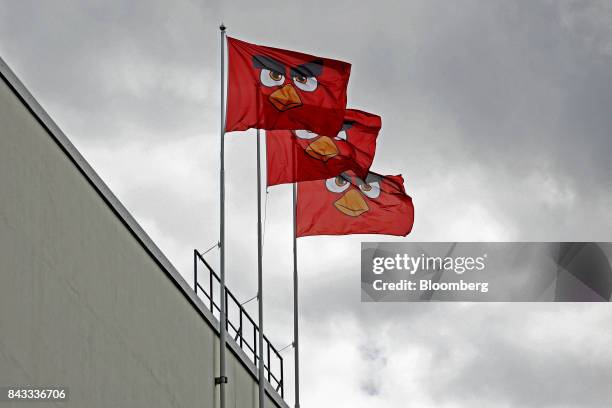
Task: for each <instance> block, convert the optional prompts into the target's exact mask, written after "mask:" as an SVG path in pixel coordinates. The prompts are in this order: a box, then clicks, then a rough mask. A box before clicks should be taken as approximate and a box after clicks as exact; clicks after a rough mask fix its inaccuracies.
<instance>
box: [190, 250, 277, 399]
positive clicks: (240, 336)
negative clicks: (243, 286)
mask: <svg viewBox="0 0 612 408" xmlns="http://www.w3.org/2000/svg"><path fill="white" fill-rule="evenodd" d="M200 265H204V267H205V268H204V269H205V272H207V275H208V276H204V278H205V282H206V283H205V284H204V285H205V286H207V287H204V286H202V285H201V284H200V280H199V279H198V278H199V275H200V274H199V272H200V269H203V268H201V267H200ZM193 287H194V291H195V293H196V295H197V296H198V297H200V295H199V294H198V293H199V292H201V293H202V294H203V295H204V299H202V297H200V298H201V299H202V300H204V304H205V305H206V307H208V309H209V310H210V311H211V312H212V314H213V315H214V316H215V317H216V318H217V319H218V320H219V321H221V319H220V316H219V314H220V305H219V304H218V303H217V302H219V301H220V300H221V293H220V292H221V289H220V278H219V275H217V273H216V272H215V271H214V270H213V268H212V267H211V266H210V265H209V264H208V262H206V260H205V259H204V256H203V255H202V254H200V252H198V250H197V249H195V250H194V251H193ZM225 304H226V305H227V320H226V321H227V333H228V336H232V338H233V339H234V341H235V342H236V344H238V345H239V346H240V348H241V349H242V350H243V351H244V352H245V354H246V355H247V356H248V357H249V358H250V360H251V361H252V362H253V364H255V366H256V367H258V362H259V356H258V355H257V351H256V350H257V349H258V347H257V339H258V336H259V327H257V324H255V321H254V320H253V319H252V318H251V316H249V314H248V313H247V312H246V310H245V309H244V307H243V305H242V304H241V303H240V302H239V301H238V299H236V297H235V296H234V295H233V294H232V292H230V291H229V289H227V287H226V288H225ZM247 334H248V335H247ZM263 338H264V350H265V351H266V352H265V353H264V373H265V376H266V378H267V380H268V382H269V383H270V385H271V386H272V388H274V389H275V390H276V392H278V393H280V396H281V397H282V398H283V397H284V382H283V358H282V357H281V355H280V353H279V352H278V350H277V349H276V348H275V347H274V346H273V345H272V344H271V343H270V341H269V340H268V338H267V337H266V335H265V334H264V336H263Z"/></svg>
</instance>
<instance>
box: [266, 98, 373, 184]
mask: <svg viewBox="0 0 612 408" xmlns="http://www.w3.org/2000/svg"><path fill="white" fill-rule="evenodd" d="M380 127H381V120H380V116H377V115H373V114H370V113H366V112H362V111H359V110H355V109H347V110H346V114H345V117H344V124H343V126H342V130H340V132H338V133H337V134H336V135H334V136H322V135H319V134H317V133H314V132H310V131H308V130H271V131H268V132H266V151H267V162H268V185H269V186H273V185H277V184H283V183H294V182H297V181H309V180H324V179H327V178H330V177H335V176H337V175H339V174H340V173H342V172H344V171H349V170H352V171H353V172H355V173H356V174H357V175H360V176H361V177H365V176H366V174H367V173H368V170H369V169H370V166H371V165H372V161H373V160H374V153H375V151H376V138H377V137H378V131H379V130H380Z"/></svg>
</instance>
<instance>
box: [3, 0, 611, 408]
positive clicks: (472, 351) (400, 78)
mask: <svg viewBox="0 0 612 408" xmlns="http://www.w3.org/2000/svg"><path fill="white" fill-rule="evenodd" d="M231 3H232V4H230V2H228V1H224V2H207V1H204V0H200V1H195V0H194V1H187V0H175V1H172V2H169V1H161V0H156V1H152V0H147V1H144V0H141V1H127V0H126V1H123V2H120V1H99V2H89V1H87V2H85V1H76V0H74V1H61V0H56V1H53V2H41V1H27V0H5V1H2V2H1V6H0V55H1V56H2V58H4V59H5V61H6V62H7V63H8V64H9V66H11V67H12V69H13V70H14V71H15V72H16V74H17V75H18V76H19V77H20V79H21V80H22V81H23V82H24V83H25V85H26V87H28V88H29V89H30V91H31V92H32V93H33V94H34V96H35V97H36V98H37V99H38V100H39V102H40V103H41V104H42V105H43V107H44V108H45V109H46V110H47V111H48V112H49V114H50V115H51V117H52V118H53V119H54V120H55V121H56V122H57V123H58V124H59V126H60V127H61V128H62V129H63V130H64V132H65V133H66V134H67V135H68V137H69V138H70V139H71V141H72V142H73V143H74V144H75V145H76V146H77V148H78V149H79V150H80V151H81V152H82V154H83V155H84V156H85V158H86V159H87V160H89V162H90V163H91V164H92V166H93V167H94V169H95V170H96V171H97V172H98V173H99V174H100V176H101V177H102V178H103V180H104V181H105V182H106V183H107V184H108V185H109V187H110V188H111V189H112V190H113V191H114V192H115V194H116V195H117V196H118V197H119V199H120V200H121V201H122V202H123V203H124V205H125V206H126V207H127V208H128V210H129V211H130V212H131V213H132V214H133V215H134V217H135V218H136V219H137V220H138V221H139V222H140V223H141V224H142V225H143V227H144V228H145V230H146V231H147V232H148V233H149V235H150V236H151V237H152V238H153V240H154V241H155V242H156V243H157V244H158V245H159V246H160V248H161V249H162V250H163V251H164V252H165V253H166V255H167V256H168V257H169V258H170V259H171V261H172V262H173V263H174V264H175V266H176V267H177V268H178V269H179V270H180V271H181V273H182V274H183V275H184V276H185V278H186V279H187V280H188V281H189V282H191V276H192V270H191V268H192V266H191V262H192V258H191V253H192V250H193V248H194V247H197V248H200V249H206V248H208V247H210V246H212V245H213V244H214V243H215V242H216V241H217V240H218V187H219V186H218V166H219V163H218V149H219V143H218V133H219V31H218V28H217V27H218V25H219V22H220V21H221V20H223V21H224V22H225V24H226V25H227V26H228V33H229V35H231V36H235V37H238V38H240V39H244V40H247V41H250V42H254V43H261V44H266V45H271V46H275V47H280V48H288V49H294V50H299V51H303V52H309V53H313V54H317V55H321V56H327V57H332V58H336V59H342V60H345V61H348V62H351V63H352V64H353V68H352V75H351V80H350V84H349V106H350V107H352V108H357V109H363V110H366V111H370V112H372V113H377V114H379V115H381V116H382V118H383V129H382V132H381V136H380V138H379V148H378V152H377V155H376V159H375V163H374V167H373V170H375V171H377V172H379V173H384V174H398V173H402V174H403V175H404V179H405V181H406V190H407V192H408V193H409V194H410V195H411V196H412V197H413V199H414V203H415V211H416V220H415V226H414V231H413V233H412V234H411V235H410V236H409V237H407V238H405V239H406V240H417V241H418V240H421V241H426V240H440V241H455V240H458V241H469V240H493V241H496V240H499V241H513V240H526V241H540V240H545V241H546V240H550V241H559V240H588V241H591V240H595V241H597V240H600V241H609V240H610V239H611V235H612V232H611V231H612V215H611V213H610V208H612V185H611V184H612V177H611V175H612V162H611V161H610V160H609V158H608V155H609V154H610V152H612V138H611V132H612V114H611V112H610V110H611V107H612V3H610V2H608V1H605V0H602V1H588V0H583V1H512V2H511V1H501V0H499V1H488V0H480V1H468V0H461V1H431V0H420V1H416V0H410V1H402V2H391V1H389V2H385V1H376V2H372V1H359V2H358V1H348V0H347V1H333V2H331V1H320V0H311V1H308V2H303V3H302V5H299V4H297V3H293V2H273V3H269V2H268V3H262V2H256V1H245V2H231ZM226 152H227V156H226V169H227V200H228V202H227V212H228V215H227V239H228V242H227V265H228V269H227V276H228V286H229V287H230V288H231V289H232V290H233V291H234V292H235V293H236V294H237V295H238V297H239V298H240V299H248V298H250V297H252V296H253V295H255V292H256V262H255V255H256V252H255V249H256V245H255V243H256V207H255V197H256V191H255V181H256V180H255V176H254V175H255V143H254V137H253V133H251V132H245V133H234V134H229V135H228V136H227V145H226ZM290 203H291V195H290V188H289V187H287V186H281V187H274V188H271V189H270V190H269V192H268V194H267V217H266V225H265V228H266V235H265V247H264V252H265V254H264V266H265V289H264V290H265V318H266V330H265V331H266V332H267V333H268V334H269V336H270V338H271V339H272V341H273V342H274V343H275V344H276V345H277V346H279V347H282V346H284V345H286V344H288V343H290V342H291V338H292V320H291V319H292V315H291V313H292V311H291V308H292V303H291V296H292V294H291V287H292V286H291V285H292V283H291V272H292V270H291V262H292V258H291V205H290ZM362 240H396V239H394V238H389V237H384V236H383V237H380V236H378V237H377V236H355V237H335V238H325V237H311V238H305V239H301V240H300V242H299V253H300V258H299V268H300V279H301V280H300V285H301V293H300V296H301V341H302V349H301V353H302V388H301V394H302V396H303V397H302V406H303V407H305V408H308V407H318V406H321V403H323V404H324V405H326V406H342V407H344V406H346V407H349V406H350V407H355V408H362V407H368V408H371V407H407V406H410V407H449V408H450V407H479V406H483V407H514V406H516V407H577V406H580V407H583V406H584V407H601V406H609V405H610V404H612V393H610V390H609V388H610V384H611V383H612V348H611V347H610V344H612V325H611V324H610V322H611V321H612V320H611V319H612V309H611V308H610V306H609V305H607V304H602V305H588V304H552V303H551V304H460V303H451V304H410V303H407V304H395V303H394V304H372V303H368V304H361V303H360V276H359V248H360V242H361V241H362ZM209 255H210V259H211V260H213V262H214V263H216V262H217V256H218V254H217V252H216V251H213V252H211V253H210V254H209ZM249 307H250V308H251V311H252V313H253V315H254V316H255V311H256V305H255V302H251V304H250V305H249ZM284 355H285V358H286V360H287V365H286V370H287V371H286V374H287V377H288V379H287V382H288V386H287V387H288V391H289V393H288V397H287V401H289V402H290V405H292V394H293V393H292V390H291V388H292V387H291V384H292V379H291V378H292V376H291V373H292V369H293V366H292V364H291V362H290V360H291V359H292V353H291V351H290V350H289V349H288V350H287V351H285V353H284Z"/></svg>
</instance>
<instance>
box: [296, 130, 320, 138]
mask: <svg viewBox="0 0 612 408" xmlns="http://www.w3.org/2000/svg"><path fill="white" fill-rule="evenodd" d="M293 134H294V135H296V136H297V137H298V138H300V139H314V138H315V137H318V136H319V135H318V134H316V133H314V132H311V131H309V130H294V131H293Z"/></svg>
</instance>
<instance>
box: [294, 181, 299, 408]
mask: <svg viewBox="0 0 612 408" xmlns="http://www.w3.org/2000/svg"><path fill="white" fill-rule="evenodd" d="M293 354H294V366H295V376H294V379H295V408H300V343H299V326H298V274H297V183H293Z"/></svg>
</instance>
